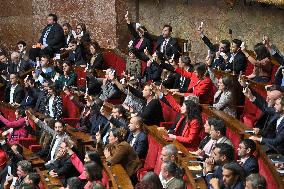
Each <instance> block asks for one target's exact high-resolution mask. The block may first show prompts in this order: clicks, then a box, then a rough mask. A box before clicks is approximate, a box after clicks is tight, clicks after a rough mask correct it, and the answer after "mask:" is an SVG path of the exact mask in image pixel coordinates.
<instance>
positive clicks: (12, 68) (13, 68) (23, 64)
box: [7, 60, 31, 74]
mask: <svg viewBox="0 0 284 189" xmlns="http://www.w3.org/2000/svg"><path fill="white" fill-rule="evenodd" d="M17 67H18V70H19V71H18V70H17ZM7 69H8V73H9V74H12V73H20V74H21V73H24V72H26V71H28V70H29V69H31V65H30V63H29V62H27V61H25V60H21V61H20V62H19V63H18V64H15V63H12V62H9V64H8V68H7Z"/></svg>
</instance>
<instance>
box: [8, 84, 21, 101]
mask: <svg viewBox="0 0 284 189" xmlns="http://www.w3.org/2000/svg"><path fill="white" fill-rule="evenodd" d="M10 91H11V84H9V85H8V86H7V87H6V89H5V102H8V103H9V102H10ZM13 96H14V97H13V99H14V102H16V103H18V104H20V103H21V102H22V100H23V99H24V98H25V91H24V89H23V87H22V86H21V85H19V84H18V85H17V87H16V88H15V91H14V95H13Z"/></svg>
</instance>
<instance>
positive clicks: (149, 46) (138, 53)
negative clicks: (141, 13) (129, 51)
mask: <svg viewBox="0 0 284 189" xmlns="http://www.w3.org/2000/svg"><path fill="white" fill-rule="evenodd" d="M127 27H128V31H129V32H130V34H131V35H132V39H131V40H132V41H133V43H132V46H133V49H134V54H135V55H136V56H137V57H138V58H139V59H140V60H143V61H148V60H149V58H148V57H147V56H146V55H145V54H144V49H145V48H147V49H148V51H149V52H150V53H151V54H152V42H151V40H150V39H148V38H146V37H144V39H143V42H142V43H141V45H140V47H139V48H138V49H137V48H135V46H136V45H137V43H138V42H139V40H140V39H141V37H140V36H139V34H138V33H137V32H136V30H135V28H134V26H133V23H130V24H127Z"/></svg>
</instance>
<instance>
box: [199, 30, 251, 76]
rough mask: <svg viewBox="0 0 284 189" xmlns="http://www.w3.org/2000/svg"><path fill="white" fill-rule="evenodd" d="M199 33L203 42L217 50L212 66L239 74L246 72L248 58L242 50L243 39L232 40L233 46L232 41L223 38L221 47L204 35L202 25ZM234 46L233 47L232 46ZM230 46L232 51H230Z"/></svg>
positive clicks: (213, 50) (210, 48)
mask: <svg viewBox="0 0 284 189" xmlns="http://www.w3.org/2000/svg"><path fill="white" fill-rule="evenodd" d="M198 33H199V35H200V37H201V38H202V40H203V42H204V43H205V44H206V46H207V47H208V48H209V50H210V51H211V52H212V53H213V52H216V55H215V59H214V60H213V62H212V64H211V66H212V67H214V68H220V69H221V70H224V71H225V70H228V71H233V72H234V73H236V74H239V73H240V72H241V71H242V72H245V69H246V65H247V63H246V62H247V60H246V56H245V55H244V53H243V52H242V51H241V44H242V41H241V40H239V39H234V40H233V41H232V46H231V43H230V41H228V40H221V41H220V44H219V49H218V48H216V46H215V45H213V44H212V42H211V41H210V40H209V39H208V38H207V37H206V36H205V35H204V29H203V27H202V26H200V27H199V28H198ZM231 47H232V48H231ZM230 48H231V49H232V52H230Z"/></svg>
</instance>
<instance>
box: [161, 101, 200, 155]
mask: <svg viewBox="0 0 284 189" xmlns="http://www.w3.org/2000/svg"><path fill="white" fill-rule="evenodd" d="M167 100H168V102H169V103H170V105H171V106H172V107H175V106H177V103H176V101H174V100H170V99H167ZM179 112H180V114H181V116H180V119H179V121H178V122H177V124H176V127H175V129H174V132H173V134H169V138H171V139H175V140H177V141H178V142H180V143H182V144H183V145H184V146H185V147H186V148H187V149H189V150H190V151H191V150H197V149H198V146H199V143H200V132H201V131H202V125H203V124H202V116H201V110H200V107H199V105H198V104H197V103H195V102H194V101H192V100H186V101H184V103H183V105H182V106H181V107H180V111H179Z"/></svg>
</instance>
